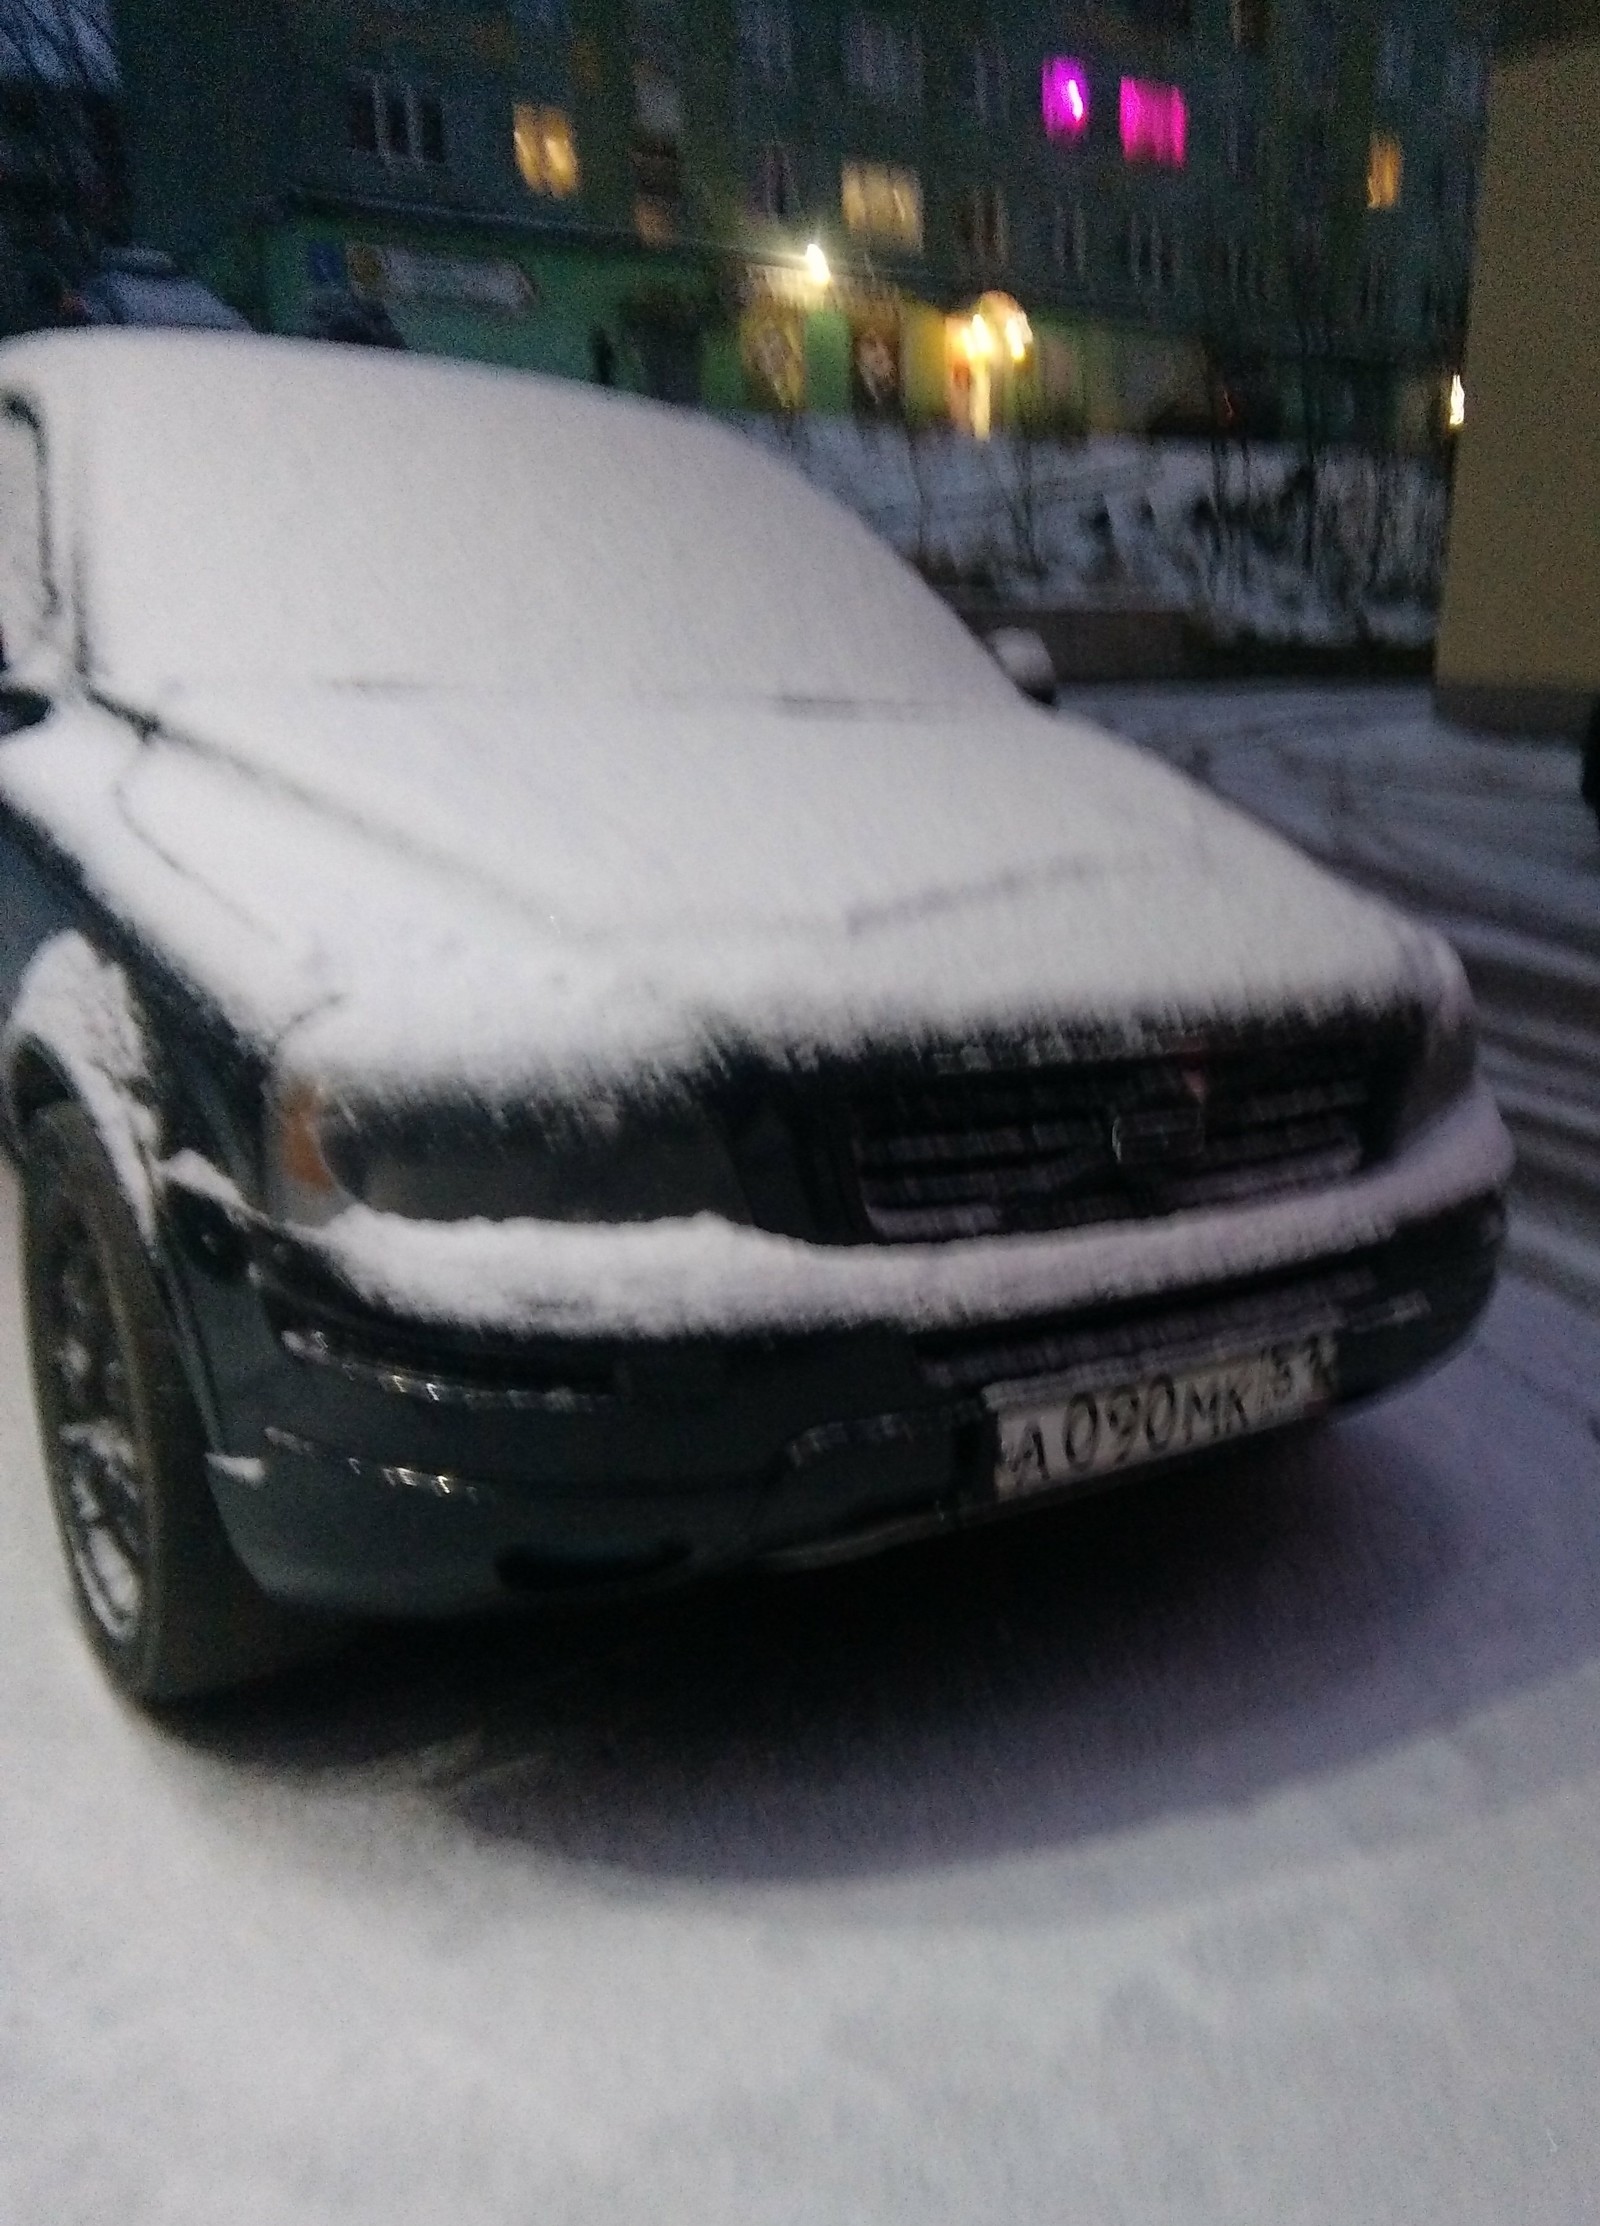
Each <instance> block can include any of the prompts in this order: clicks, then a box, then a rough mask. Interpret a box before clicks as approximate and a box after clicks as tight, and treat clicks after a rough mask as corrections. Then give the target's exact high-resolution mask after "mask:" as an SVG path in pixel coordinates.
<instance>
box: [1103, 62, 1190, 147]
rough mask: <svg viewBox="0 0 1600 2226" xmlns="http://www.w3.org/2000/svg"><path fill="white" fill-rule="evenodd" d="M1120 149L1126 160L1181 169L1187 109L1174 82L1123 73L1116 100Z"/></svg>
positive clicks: (1186, 129)
mask: <svg viewBox="0 0 1600 2226" xmlns="http://www.w3.org/2000/svg"><path fill="white" fill-rule="evenodd" d="M1118 121H1119V122H1120V124H1121V126H1122V152H1123V154H1124V156H1125V157H1126V158H1127V160H1128V161H1129V162H1164V163H1166V164H1167V165H1168V167H1169V168H1170V169H1173V170H1181V169H1182V168H1183V165H1184V161H1185V158H1186V156H1187V154H1188V143H1189V110H1188V106H1187V104H1186V103H1185V101H1184V97H1183V95H1182V94H1181V93H1180V92H1179V90H1178V88H1177V86H1176V85H1152V84H1151V83H1150V82H1149V80H1148V79H1147V78H1142V77H1125V78H1124V79H1123V80H1122V94H1121V98H1120V101H1119V103H1118Z"/></svg>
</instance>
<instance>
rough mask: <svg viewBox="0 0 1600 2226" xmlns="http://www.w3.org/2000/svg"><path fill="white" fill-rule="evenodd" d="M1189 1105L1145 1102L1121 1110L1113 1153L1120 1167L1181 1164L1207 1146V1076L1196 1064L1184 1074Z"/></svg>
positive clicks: (1114, 1129)
mask: <svg viewBox="0 0 1600 2226" xmlns="http://www.w3.org/2000/svg"><path fill="white" fill-rule="evenodd" d="M1182 1081H1183V1086H1184V1088H1185V1090H1187V1092H1188V1093H1189V1103H1188V1104H1187V1105H1153V1106H1144V1107H1141V1108H1139V1109H1138V1110H1137V1111H1135V1112H1130V1113H1119V1114H1117V1115H1116V1117H1115V1119H1114V1120H1113V1121H1112V1123H1111V1154H1112V1157H1113V1158H1114V1159H1115V1161H1116V1163H1117V1165H1118V1166H1119V1167H1126V1168H1128V1169H1129V1170H1130V1171H1132V1170H1136V1169H1139V1168H1144V1167H1149V1168H1159V1167H1171V1166H1174V1165H1178V1166H1181V1165H1182V1164H1183V1163H1184V1162H1185V1161H1188V1160H1195V1159H1198V1158H1199V1157H1200V1154H1201V1153H1202V1152H1203V1151H1204V1150H1205V1146H1206V1096H1207V1087H1208V1086H1207V1082H1206V1077H1205V1076H1204V1075H1203V1074H1202V1073H1200V1072H1199V1071H1198V1070H1197V1069H1195V1068H1187V1069H1185V1070H1184V1072H1183V1075H1182Z"/></svg>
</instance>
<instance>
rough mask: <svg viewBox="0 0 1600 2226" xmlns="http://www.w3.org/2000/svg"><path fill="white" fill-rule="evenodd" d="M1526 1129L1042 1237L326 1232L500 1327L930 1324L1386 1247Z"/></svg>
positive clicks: (350, 1214)
mask: <svg viewBox="0 0 1600 2226" xmlns="http://www.w3.org/2000/svg"><path fill="white" fill-rule="evenodd" d="M1511 1162H1512V1150H1511V1143H1510V1139H1509V1137H1508V1136H1507V1134H1506V1131H1505V1128H1504V1126H1503V1125H1502V1123H1501V1120H1500V1116H1499V1114H1498V1112H1497V1111H1496V1109H1495V1105H1494V1101H1493V1099H1492V1098H1491V1096H1490V1095H1489V1092H1488V1090H1487V1089H1486V1088H1485V1087H1484V1086H1483V1085H1482V1084H1476V1085H1475V1086H1474V1087H1473V1088H1472V1089H1471V1090H1470V1091H1469V1092H1468V1093H1467V1094H1466V1095H1465V1096H1463V1097H1462V1098H1461V1099H1460V1100H1459V1101H1458V1102H1457V1104H1456V1105H1455V1106H1453V1107H1452V1108H1451V1109H1450V1110H1449V1111H1448V1112H1446V1113H1445V1114H1443V1115H1442V1116H1440V1118H1439V1119H1437V1120H1436V1121H1434V1122H1432V1123H1431V1124H1429V1126H1428V1127H1427V1128H1426V1129H1424V1130H1422V1131H1421V1132H1420V1133H1419V1134H1418V1135H1416V1136H1415V1137H1413V1138H1412V1139H1411V1140H1410V1141H1409V1142H1408V1144H1407V1145H1406V1146H1405V1148H1404V1149H1403V1150H1402V1151H1400V1152H1399V1153H1398V1154H1397V1155H1396V1156H1395V1157H1394V1158H1392V1159H1390V1160H1389V1161H1387V1162H1386V1163H1385V1164H1384V1165H1382V1166H1381V1167H1376V1168H1374V1169H1372V1170H1371V1171H1370V1172H1368V1173H1366V1174H1364V1175H1361V1176H1357V1177H1355V1178H1354V1179H1352V1180H1351V1181H1349V1182H1346V1183H1342V1184H1339V1185H1338V1186H1337V1187H1335V1188H1331V1189H1328V1190H1324V1191H1317V1192H1311V1193H1301V1194H1297V1195H1295V1196H1292V1197H1285V1198H1278V1199H1275V1200H1272V1201H1270V1202H1267V1203H1263V1204H1260V1205H1254V1206H1248V1207H1232V1208H1228V1209H1226V1210H1221V1211H1211V1212H1203V1213H1187V1214H1177V1215H1173V1216H1171V1217H1170V1218H1167V1219H1163V1220H1159V1221H1149V1222H1133V1223H1118V1224H1116V1225H1114V1226H1105V1227H1100V1228H1097V1229H1091V1230H1076V1231H1071V1232H1067V1233H1062V1234H1054V1235H1049V1236H1039V1237H1006V1238H994V1239H986V1240H975V1241H973V1242H970V1243H962V1244H946V1245H898V1246H893V1247H890V1246H882V1247H879V1246H823V1245H813V1244H806V1243H802V1242H799V1241H797V1240H795V1239H793V1238H788V1237H780V1236H773V1235H770V1234H767V1233H766V1232H764V1231H761V1230H753V1229H747V1228H737V1227H734V1226H733V1225H731V1224H730V1223H728V1222H726V1221H723V1220H719V1219H717V1218H716V1217H714V1216H712V1215H709V1214H705V1215H700V1216H697V1217H696V1218H695V1219H693V1220H682V1221H671V1222H654V1223H648V1224H643V1225H630V1226H607V1227H596V1226H585V1227H576V1228H575V1227H572V1226H568V1225H558V1224H554V1223H549V1222H536V1221H509V1222H490V1221H456V1222H417V1221H404V1220H401V1219H399V1218H397V1217H396V1216H393V1215H388V1214H381V1213H375V1212H373V1211H371V1210H370V1209H368V1208H366V1207H360V1206H357V1207H352V1208H350V1209H349V1210H348V1211H346V1212H345V1213H343V1214H341V1215H340V1216H339V1217H338V1218H337V1219H336V1220H335V1221H333V1222H331V1223H329V1225H328V1226H327V1227H326V1228H325V1229H323V1230H321V1231H319V1232H318V1233H317V1235H316V1237H315V1239H314V1240H312V1242H313V1245H314V1249H315V1250H316V1251H317V1252H318V1253H319V1254H320V1255H321V1256H322V1257H323V1258H324V1260H325V1261H326V1264H327V1265H328V1266H329V1267H330V1268H331V1269H333V1270H334V1271H335V1272H336V1273H337V1274H338V1275H340V1276H341V1277H342V1278H343V1279H344V1280H345V1281H346V1282H347V1283H348V1284H349V1285H350V1286H351V1287H352V1288H353V1289H354V1290H356V1291H357V1292H359V1293H360V1295H361V1296H362V1297H363V1298H364V1299H366V1300H367V1301H368V1302H369V1303H371V1304H373V1305H376V1306H380V1307H382V1308H383V1309H384V1310H385V1311H389V1312H394V1313H399V1314H404V1315H409V1316H411V1317H413V1318H415V1319H417V1320H419V1321H427V1322H436V1323H450V1324H455V1325H459V1326H463V1327H469V1328H476V1329H482V1330H491V1331H510V1332H530V1333H531V1332H537V1331H543V1332H554V1333H558V1334H564V1335H577V1336H584V1335H596V1336H609V1335H620V1336H637V1337H682V1336H716V1335H741V1334H762V1333H768V1332H779V1333H781V1332H802V1331H807V1330H813V1329H824V1328H843V1327H853V1326H865V1325H868V1324H879V1325H889V1326H898V1327H902V1328H907V1329H917V1330H928V1329H934V1328H939V1327H956V1326H959V1325H961V1324H963V1323H977V1322H984V1321H1000V1320H1005V1319H1008V1318H1010V1319H1015V1318H1016V1317H1018V1316H1021V1315H1029V1314H1043V1313H1052V1312H1058V1311H1065V1310H1070V1309H1073V1308H1077V1307H1087V1306H1093V1305H1099V1304H1105V1303H1108V1302H1112V1301H1115V1300H1119V1299H1137V1298H1141V1297H1147V1296H1152V1295H1154V1294H1157V1293H1160V1292H1162V1291H1165V1290H1174V1289H1180V1288H1184V1287H1193V1286H1195V1285H1199V1284H1211V1283H1220V1282H1225V1281H1228V1280H1230V1279H1232V1278H1235V1277H1239V1276H1246V1275H1255V1274H1260V1273H1264V1272H1270V1271H1271V1270H1273V1269H1276V1268H1284V1267H1293V1266H1295V1265H1296V1264H1297V1263H1300V1262H1303V1261H1311V1260H1314V1259H1319V1258H1326V1257H1329V1256H1337V1255H1340V1254H1344V1253H1349V1252H1354V1251H1358V1250H1360V1249H1362V1248H1363V1247H1366V1246H1369V1245H1373V1244H1381V1243H1383V1242H1385V1241H1386V1240H1387V1239H1389V1238H1390V1237H1392V1236H1393V1235H1395V1234H1396V1232H1397V1231H1399V1230H1402V1229H1404V1228H1405V1227H1406V1226H1408V1225H1409V1224H1412V1223H1415V1222H1419V1221H1423V1220H1426V1219H1428V1218H1429V1217H1431V1216H1434V1215H1437V1214H1440V1213H1442V1212H1446V1211H1448V1210H1449V1209H1450V1208H1451V1207H1452V1206H1455V1205H1458V1204H1461V1203H1463V1202H1465V1201H1467V1200H1469V1199H1473V1198H1481V1197H1485V1196H1489V1195H1492V1194H1495V1193H1498V1192H1499V1191H1501V1190H1502V1189H1503V1188H1504V1186H1505V1183H1506V1181H1507V1179H1508V1177H1509V1175H1510V1172H1511Z"/></svg>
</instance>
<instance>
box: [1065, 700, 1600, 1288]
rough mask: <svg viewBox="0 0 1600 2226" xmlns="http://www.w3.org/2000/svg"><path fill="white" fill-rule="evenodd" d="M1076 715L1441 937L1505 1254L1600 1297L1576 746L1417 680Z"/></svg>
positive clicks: (1096, 703) (1594, 918)
mask: <svg viewBox="0 0 1600 2226" xmlns="http://www.w3.org/2000/svg"><path fill="white" fill-rule="evenodd" d="M1070 708H1071V709H1073V710H1075V711H1083V712H1087V713H1088V714H1089V715H1090V716H1091V717H1093V718H1096V719H1099V720H1100V721H1101V722H1102V723H1103V724H1105V725H1107V726H1111V727H1113V728H1115V729H1116V730H1118V731H1119V732H1121V733H1124V734H1127V735H1129V736H1131V737H1132V738H1133V739H1134V740H1136V741H1139V742H1143V743H1146V744H1147V745H1149V746H1150V747H1151V748H1153V749H1155V750H1158V751H1159V752H1160V753H1161V754H1162V755H1163V756H1164V757H1166V758H1168V759H1169V760H1170V761H1171V762H1172V763H1174V764H1177V765H1181V766H1183V767H1184V768H1185V769H1186V770H1188V771H1190V772H1191V773H1193V774H1194V775H1195V776H1196V777H1197V778H1198V779H1200V780H1202V781H1204V782H1205V783H1206V784H1207V785H1208V786H1209V787H1211V788H1213V789H1215V790H1216V791H1217V792H1218V793H1219V794H1221V795H1224V796H1227V797H1229V798H1231V799H1232V800H1233V801H1234V802H1236V803H1239V804H1242V805H1244V806H1245V808H1246V809H1247V810H1249V811H1251V812H1254V813H1255V814H1257V815H1258V816H1259V817H1261V818H1263V819H1266V820H1269V821H1270V822H1272V824H1274V825H1275V826H1278V827H1280V828H1282V829H1283V830H1284V832H1285V833H1287V834H1290V835H1292V836H1293V837H1294V838H1295V840H1296V841H1297V842H1299V843H1301V844H1303V845H1304V847H1305V848H1306V849H1308V850H1311V851H1313V852H1314V853H1316V854H1317V855H1318V856H1320V857H1323V858H1326V859H1328V860H1329V861H1330V862H1331V863H1332V864H1334V865H1336V866H1338V867H1339V869H1340V870H1341V871H1342V872H1345V873H1348V874H1350V875H1352V876H1353V877H1354V878H1356V879H1357V880H1360V881H1363V882H1365V883H1366V884H1367V885H1368V886H1369V887H1372V888H1376V889H1378V890H1381V891H1382V892H1383V893H1384V894H1386V895H1389V896H1392V897H1394V898H1396V899H1397V900H1398V901H1399V902H1400V903H1402V904H1404V905H1406V906H1407V907H1408V908H1410V909H1411V910H1413V911H1416V912H1419V913H1421V914H1423V915H1424V916H1426V917H1427V918H1429V919H1430V920H1431V921H1432V922H1433V924H1434V925H1435V926H1437V927H1440V928H1442V929H1443V930H1444V932H1445V933H1446V934H1447V935H1448V936H1449V937H1450V938H1451V940H1452V941H1453V942H1454V943H1455V945H1456V947H1457V949H1458V950H1459V951H1460V953H1461V955H1462V957H1463V958H1464V960H1465V961H1466V965H1467V971H1468V973H1469V974H1470V975H1471V977H1472V981H1473V987H1474V989H1475V990H1476V992H1477V996H1478V1002H1479V1014H1480V1019H1481V1023H1482V1029H1483V1044H1484V1054H1483V1064H1484V1071H1485V1073H1486V1074H1487V1075H1488V1077H1489V1079H1490V1081H1491V1082H1492V1083H1493V1085H1494V1088H1495V1093H1496V1095H1497V1096H1498V1098H1499V1100H1500V1105H1501V1110H1502V1112H1503V1113H1504V1114H1505V1116H1506V1119H1507V1121H1508V1123H1509V1124H1510V1126H1511V1130H1512V1133H1513V1135H1514V1136H1515V1138H1516V1141H1517V1149H1518V1172H1517V1179H1516V1189H1515V1208H1516V1210H1515V1213H1514V1216H1513V1224H1512V1249H1513V1258H1514V1259H1515V1260H1516V1261H1517V1262H1518V1263H1519V1265H1521V1266H1523V1267H1524V1268H1526V1269H1528V1270H1529V1271H1530V1272H1533V1273H1535V1274H1538V1275H1540V1276H1542V1277H1543V1278H1544V1279H1546V1280H1547V1281H1550V1282H1552V1283H1554V1284H1555V1285H1556V1286H1557V1287H1558V1288H1561V1289H1563V1290H1565V1291H1567V1292H1568V1293H1569V1294H1570V1295H1573V1296H1576V1297H1579V1298H1580V1299H1583V1300H1585V1301H1586V1302H1587V1303H1589V1304H1590V1305H1592V1306H1596V1307H1600V835H1597V833H1596V829H1595V823H1594V817H1593V814H1592V813H1591V812H1590V811H1589V810H1588V808H1587V806H1585V805H1584V804H1583V803H1582V801H1581V800H1580V798H1579V795H1578V764H1577V756H1576V753H1575V752H1574V751H1573V749H1572V748H1571V747H1570V745H1568V744H1566V743H1562V742H1554V741H1552V742H1536V741H1505V740H1501V739H1496V738H1493V737H1488V736H1482V735H1472V734H1467V733H1464V732H1463V731H1462V730H1461V729H1459V728H1456V727H1451V726H1448V725H1446V724H1445V723H1444V722H1443V721H1441V720H1439V719H1437V718H1435V716H1434V713H1433V708H1432V702H1431V699H1430V697H1429V694H1428V691H1427V690H1426V689H1425V688H1421V687H1346V688H1341V687H1319V688H1305V687H1280V686H1274V685H1270V684H1268V685H1254V686H1248V687H1238V688H1217V687H1204V686H1201V687H1149V688H1101V689H1075V690H1073V691H1072V693H1071V699H1070Z"/></svg>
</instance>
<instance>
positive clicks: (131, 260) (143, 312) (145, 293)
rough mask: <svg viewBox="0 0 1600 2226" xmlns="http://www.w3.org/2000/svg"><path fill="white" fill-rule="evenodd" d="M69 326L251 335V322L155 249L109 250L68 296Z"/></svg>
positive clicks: (63, 319)
mask: <svg viewBox="0 0 1600 2226" xmlns="http://www.w3.org/2000/svg"><path fill="white" fill-rule="evenodd" d="M61 322H63V323H64V324H69V325H174V326H180V327H184V328H186V329H188V330H190V331H197V332H248V331H249V330H250V326H249V324H248V322H247V320H246V319H245V318H243V317H241V316H240V314H239V312H238V310H237V309H230V308H229V306H228V304H227V303H226V302H225V301H223V300H222V299H221V298H220V297H219V296H218V295H216V294H214V293H213V292H212V291H211V289H210V287H209V286H203V285H202V284H201V283H200V281H199V279H197V278H191V277H190V276H189V275H188V273H187V272H186V271H183V270H180V269H179V267H178V265H177V264H176V263H175V262H174V261H173V259H172V257H171V256H170V255H167V254H164V253H163V252H162V250H161V249H160V248H155V247H120V248H115V247H114V248H107V249H105V250H104V252H103V253H102V255H101V257H100V261H99V264H98V267H97V268H96V269H95V270H94V271H93V273H92V274H91V275H90V276H89V277H88V278H86V279H84V280H83V281H82V283H81V284H80V285H78V286H75V287H73V288H71V289H70V290H69V291H68V292H67V294H66V295H65V296H64V299H63V303H62V309H61Z"/></svg>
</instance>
